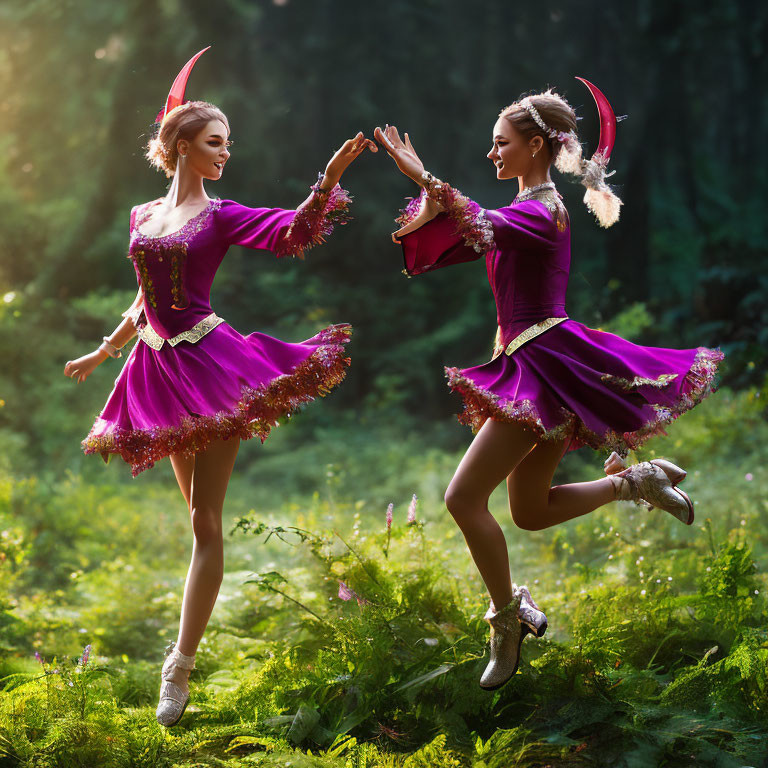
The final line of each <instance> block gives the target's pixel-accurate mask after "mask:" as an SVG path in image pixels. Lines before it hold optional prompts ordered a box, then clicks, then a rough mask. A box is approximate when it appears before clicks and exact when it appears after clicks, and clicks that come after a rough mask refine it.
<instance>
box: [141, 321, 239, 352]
mask: <svg viewBox="0 0 768 768" xmlns="http://www.w3.org/2000/svg"><path fill="white" fill-rule="evenodd" d="M223 322H224V318H223V317H219V316H218V315H217V314H216V313H215V312H211V314H210V315H208V317H204V318H203V319H202V320H201V321H200V322H199V323H196V324H195V325H193V326H192V327H191V328H190V329H189V330H188V331H182V332H181V333H179V334H177V335H176V336H174V337H173V338H170V339H164V338H163V337H162V336H161V335H160V334H159V333H158V332H157V331H156V330H155V329H154V328H153V327H152V326H151V325H150V324H149V323H147V324H146V325H145V326H144V327H143V328H137V329H136V332H137V333H138V335H139V338H140V339H141V340H142V341H143V342H144V343H145V344H146V345H147V346H148V347H152V349H154V350H156V351H157V350H160V349H162V347H163V343H164V342H166V341H167V342H168V343H169V344H170V345H171V346H172V347H175V346H176V345H177V344H178V343H179V342H180V341H188V342H189V343H190V344H196V343H197V342H198V341H200V339H202V338H203V336H205V335H206V334H207V333H210V332H211V331H212V330H213V329H214V328H215V327H216V326H217V325H221V324H222V323H223Z"/></svg>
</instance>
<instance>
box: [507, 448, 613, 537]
mask: <svg viewBox="0 0 768 768" xmlns="http://www.w3.org/2000/svg"><path fill="white" fill-rule="evenodd" d="M564 450H565V441H560V440H558V441H549V442H544V441H542V442H540V443H537V445H536V446H534V448H533V450H532V451H531V452H530V453H529V454H528V455H527V456H526V457H525V458H524V459H523V460H522V461H521V462H520V463H519V464H518V465H517V467H516V468H515V470H514V471H513V472H512V473H511V474H510V475H509V477H508V478H507V491H508V494H509V508H510V511H511V512H512V519H513V520H514V521H515V524H516V525H517V526H519V527H520V528H524V529H525V530H528V531H539V530H542V529H543V528H549V527H550V526H553V525H557V524H558V523H563V522H565V521H566V520H571V519H573V518H574V517H580V516H581V515H586V514H587V513H588V512H592V511H593V510H595V509H597V508H598V507H602V506H603V504H607V503H608V502H610V501H613V500H614V499H615V497H616V492H615V490H614V486H613V483H612V482H611V480H610V478H608V477H603V478H601V479H600V480H592V481H590V482H586V483H568V484H567V485H556V486H555V487H554V488H553V487H551V486H552V477H553V475H554V474H555V469H556V468H557V465H558V464H559V463H560V459H561V458H562V457H563V452H564Z"/></svg>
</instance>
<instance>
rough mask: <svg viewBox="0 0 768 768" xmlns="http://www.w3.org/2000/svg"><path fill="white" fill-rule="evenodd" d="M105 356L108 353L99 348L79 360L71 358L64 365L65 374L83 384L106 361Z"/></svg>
mask: <svg viewBox="0 0 768 768" xmlns="http://www.w3.org/2000/svg"><path fill="white" fill-rule="evenodd" d="M105 357H106V353H104V352H101V351H100V350H98V349H97V350H95V351H94V352H91V353H89V354H87V355H83V356H82V357H78V358H77V360H69V361H68V362H67V364H66V365H65V366H64V375H65V376H69V378H70V379H74V380H75V381H76V382H77V383H78V384H81V383H82V382H84V381H85V380H86V379H87V378H88V377H89V376H90V375H91V374H92V373H93V371H94V369H95V368H96V367H97V366H98V365H100V364H101V363H103V362H104V358H105Z"/></svg>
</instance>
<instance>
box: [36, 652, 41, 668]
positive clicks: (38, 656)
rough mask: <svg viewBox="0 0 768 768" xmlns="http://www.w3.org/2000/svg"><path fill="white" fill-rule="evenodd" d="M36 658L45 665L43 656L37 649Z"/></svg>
mask: <svg viewBox="0 0 768 768" xmlns="http://www.w3.org/2000/svg"><path fill="white" fill-rule="evenodd" d="M35 658H36V659H37V660H38V661H39V662H40V664H41V665H43V658H42V656H40V654H39V653H38V652H37V651H35Z"/></svg>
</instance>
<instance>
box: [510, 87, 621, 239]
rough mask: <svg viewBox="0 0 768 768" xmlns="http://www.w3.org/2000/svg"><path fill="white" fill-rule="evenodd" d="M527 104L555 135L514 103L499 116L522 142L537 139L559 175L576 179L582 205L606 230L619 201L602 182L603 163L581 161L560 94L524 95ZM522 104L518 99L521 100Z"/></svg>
mask: <svg viewBox="0 0 768 768" xmlns="http://www.w3.org/2000/svg"><path fill="white" fill-rule="evenodd" d="M526 98H527V99H528V102H529V103H530V104H531V105H532V106H533V107H535V108H536V111H537V112H538V113H539V116H540V117H541V119H542V121H543V122H544V123H545V124H546V125H547V126H548V127H549V128H550V129H552V130H553V131H557V135H555V136H549V135H547V132H546V131H544V130H543V129H542V128H541V126H540V125H538V124H537V123H536V121H535V120H534V119H533V116H532V115H531V113H530V112H529V111H528V110H527V109H526V108H525V107H524V106H523V105H522V104H521V102H520V101H516V102H515V103H514V104H510V105H509V106H508V107H505V108H504V109H502V110H501V112H500V113H499V117H503V118H505V119H506V120H509V122H510V123H511V124H512V127H513V128H515V130H517V131H519V132H520V133H521V134H522V135H523V137H524V138H525V139H528V140H530V139H532V138H533V137H534V136H541V137H542V138H543V139H544V145H545V146H546V147H548V148H549V151H550V157H551V158H552V161H553V162H554V164H555V168H557V170H558V171H560V172H562V173H570V174H572V175H574V176H576V177H578V179H579V181H580V182H581V183H582V184H583V185H584V186H585V187H586V188H587V191H586V193H585V194H584V203H585V204H586V206H587V208H588V209H589V210H590V211H591V212H592V213H593V214H595V216H596V217H597V221H598V223H599V224H600V226H602V227H610V226H611V225H612V224H614V223H615V222H616V221H618V219H619V208H620V207H621V205H622V202H621V200H620V199H619V198H618V196H617V195H616V193H615V192H614V191H613V190H612V189H611V187H609V186H608V184H606V183H605V178H606V176H609V175H611V174H606V165H607V160H606V159H605V158H604V157H601V156H600V155H595V156H594V157H593V158H591V159H589V160H585V159H583V158H582V154H581V143H580V142H579V137H578V134H577V130H576V112H575V111H574V109H573V107H572V106H571V105H570V104H569V103H568V102H567V101H566V100H565V99H564V98H563V97H562V96H560V94H558V93H555V92H554V91H553V90H551V89H550V90H548V91H545V92H544V93H537V94H534V95H532V96H527V97H526ZM521 101H522V100H521Z"/></svg>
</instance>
